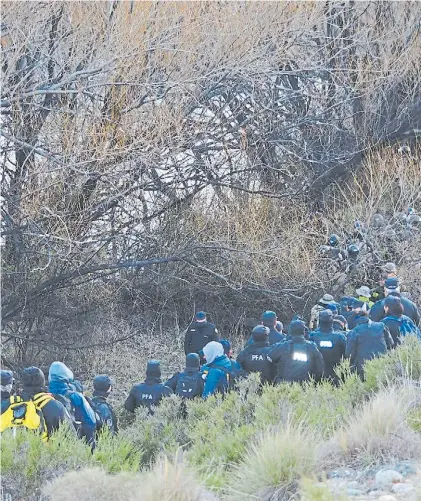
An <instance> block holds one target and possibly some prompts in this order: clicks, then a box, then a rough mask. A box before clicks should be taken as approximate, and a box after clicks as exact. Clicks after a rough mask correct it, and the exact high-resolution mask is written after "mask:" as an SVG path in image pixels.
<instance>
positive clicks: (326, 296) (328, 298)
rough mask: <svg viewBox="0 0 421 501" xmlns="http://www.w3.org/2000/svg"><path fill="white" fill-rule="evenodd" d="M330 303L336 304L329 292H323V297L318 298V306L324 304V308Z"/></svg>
mask: <svg viewBox="0 0 421 501" xmlns="http://www.w3.org/2000/svg"><path fill="white" fill-rule="evenodd" d="M330 304H336V302H335V300H334V299H333V296H331V295H330V294H324V295H323V297H322V298H321V299H319V305H320V306H324V307H325V308H326V307H327V306H328V305H330Z"/></svg>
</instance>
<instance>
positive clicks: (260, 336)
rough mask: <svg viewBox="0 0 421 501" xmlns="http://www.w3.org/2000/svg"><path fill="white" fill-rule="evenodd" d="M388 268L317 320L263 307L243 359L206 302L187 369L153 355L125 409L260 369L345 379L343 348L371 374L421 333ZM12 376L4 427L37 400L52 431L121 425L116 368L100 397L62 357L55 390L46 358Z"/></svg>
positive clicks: (321, 308) (4, 379) (94, 432)
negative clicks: (88, 391)
mask: <svg viewBox="0 0 421 501" xmlns="http://www.w3.org/2000/svg"><path fill="white" fill-rule="evenodd" d="M383 269H384V275H383V277H382V280H381V282H380V287H379V288H375V289H370V288H369V287H367V286H361V287H359V288H358V289H356V297H354V296H352V297H351V296H345V297H342V298H340V300H339V301H335V299H334V298H333V297H332V296H331V295H329V294H325V295H323V297H322V298H321V299H320V300H319V301H318V303H317V304H316V305H315V306H314V307H313V308H312V310H311V315H310V321H309V326H307V325H306V323H305V322H304V320H303V319H302V318H301V317H300V316H298V315H296V316H295V317H294V318H293V319H292V321H291V322H290V324H289V326H288V328H287V329H284V326H283V324H282V323H281V322H280V321H279V320H278V318H277V315H276V313H275V312H273V311H266V312H264V313H263V314H262V317H261V323H260V324H259V325H257V326H255V327H254V328H253V330H252V332H251V336H250V338H249V339H248V340H247V343H246V346H245V347H244V349H243V350H241V351H240V352H239V354H238V356H237V357H236V360H234V359H233V353H232V349H231V344H230V342H229V341H228V340H227V339H220V336H219V333H218V331H217V329H216V327H215V326H214V325H213V324H212V323H211V322H209V321H208V319H207V316H206V313H205V312H203V311H199V312H197V313H196V314H195V318H194V321H193V322H192V323H191V324H190V326H189V327H188V329H187V331H186V334H185V340H184V351H185V354H186V364H185V368H184V370H182V371H180V372H177V373H176V374H174V375H173V376H172V377H171V378H170V379H168V380H167V381H165V382H163V381H162V374H161V365H160V362H159V361H157V360H150V361H148V363H147V367H146V379H145V380H144V382H142V383H140V384H136V385H135V386H133V388H132V389H131V391H130V393H129V395H128V397H127V399H126V401H125V403H124V407H125V409H126V410H127V411H129V412H131V413H134V411H135V410H136V408H138V407H144V408H146V410H147V412H149V413H153V412H154V408H155V407H156V406H158V405H159V403H160V402H161V400H162V398H164V397H166V396H169V395H171V394H177V395H179V396H180V397H182V398H183V399H192V398H195V397H202V398H205V399H206V398H208V397H209V396H210V395H212V394H215V393H221V394H224V393H225V392H227V391H229V390H231V389H235V387H236V383H237V382H238V381H239V380H240V379H242V378H245V377H247V375H248V374H251V373H259V374H260V377H261V381H262V383H268V384H278V383H282V382H304V381H309V380H314V381H319V380H321V379H323V378H324V379H328V380H330V381H331V382H333V383H334V384H338V383H339V376H338V375H337V374H336V372H335V368H336V366H337V365H338V364H339V363H340V362H341V361H342V360H343V359H344V358H349V359H350V363H351V367H352V368H353V369H354V370H355V371H357V372H358V374H360V375H361V376H362V377H364V363H365V362H366V361H367V360H370V359H372V358H374V357H377V356H380V355H382V354H384V353H386V352H387V350H390V349H393V348H394V347H396V346H397V345H399V344H400V343H401V341H402V339H403V337H405V336H406V335H410V334H412V335H415V336H417V337H418V338H421V334H420V330H419V327H420V324H421V322H420V320H421V319H420V313H419V310H418V307H417V306H416V304H415V303H414V302H412V301H411V300H410V299H409V298H408V297H405V295H404V294H403V293H402V292H401V281H400V279H399V277H398V275H397V269H396V266H395V265H394V264H393V263H387V264H386V265H385V266H384V268H383ZM13 382H14V378H13V374H12V372H10V371H1V413H2V423H1V431H4V429H6V428H8V427H10V428H14V427H17V426H26V427H28V428H30V429H34V427H35V424H34V419H33V418H31V419H32V421H31V420H30V416H31V415H32V416H33V414H31V412H30V410H31V405H32V404H33V405H34V408H35V409H36V412H38V414H39V416H40V420H39V426H40V428H42V429H43V433H44V434H45V435H46V437H47V438H48V436H50V434H51V433H52V432H53V431H54V430H56V429H57V428H58V427H59V426H60V425H61V424H62V423H64V422H68V423H69V424H70V423H71V424H72V428H73V429H74V430H75V431H76V432H77V433H78V434H79V436H80V437H81V438H83V439H84V440H86V441H87V442H88V443H89V444H90V445H91V446H92V448H94V447H95V440H96V437H97V436H98V433H99V432H100V431H101V430H103V429H104V428H107V429H108V430H109V431H110V432H111V433H117V431H118V428H117V419H116V415H115V412H114V410H113V408H112V406H111V405H110V403H109V402H108V396H109V394H110V392H111V389H112V385H113V382H112V380H111V378H110V377H109V376H107V375H101V376H97V377H95V379H94V381H93V387H94V392H93V396H92V397H91V398H89V397H87V396H86V395H85V394H84V391H83V387H82V385H81V384H80V383H79V382H78V381H75V380H74V378H73V373H72V371H71V370H70V369H69V368H68V367H67V366H66V365H65V364H64V363H62V362H54V363H53V364H51V366H50V369H49V374H48V391H46V388H45V387H46V381H45V377H44V374H43V372H42V371H41V370H40V369H39V368H37V367H29V368H26V369H24V371H23V373H22V377H21V384H22V388H23V389H22V392H20V393H19V395H15V394H14V391H13ZM26 414H27V415H26ZM37 422H38V421H37V420H36V419H35V423H37Z"/></svg>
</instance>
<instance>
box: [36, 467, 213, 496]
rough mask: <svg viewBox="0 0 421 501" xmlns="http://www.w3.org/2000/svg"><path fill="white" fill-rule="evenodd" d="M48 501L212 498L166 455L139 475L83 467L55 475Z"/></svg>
mask: <svg viewBox="0 0 421 501" xmlns="http://www.w3.org/2000/svg"><path fill="white" fill-rule="evenodd" d="M44 494H45V495H46V496H47V497H48V499H49V500H50V501H74V500H75V499H77V500H78V501H212V500H213V499H215V498H213V496H212V495H210V494H209V493H207V492H206V491H205V490H204V489H202V487H200V486H199V485H198V484H196V483H195V481H194V479H193V478H192V477H191V476H190V474H189V473H187V472H186V471H185V469H184V467H183V466H182V464H181V463H179V464H172V463H170V462H169V461H168V460H167V459H166V458H165V459H162V460H159V461H158V462H157V463H156V465H155V466H154V468H153V469H152V470H151V471H148V472H145V473H143V474H141V475H131V474H128V473H119V474H118V475H109V474H107V473H105V472H104V471H103V470H100V469H97V468H94V469H84V470H81V471H77V472H75V471H73V472H70V473H66V474H65V475H63V476H61V477H59V478H56V479H55V480H54V481H53V482H51V483H49V484H48V485H47V486H46V487H45V488H44Z"/></svg>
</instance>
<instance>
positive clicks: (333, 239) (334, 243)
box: [327, 233, 339, 247]
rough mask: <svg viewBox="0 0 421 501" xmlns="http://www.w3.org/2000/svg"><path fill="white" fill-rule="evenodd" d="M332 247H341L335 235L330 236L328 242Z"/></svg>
mask: <svg viewBox="0 0 421 501" xmlns="http://www.w3.org/2000/svg"><path fill="white" fill-rule="evenodd" d="M327 242H328V244H329V245H330V246H331V247H337V246H338V245H339V237H338V235H335V234H334V233H333V234H332V235H330V237H329V240H328V241H327Z"/></svg>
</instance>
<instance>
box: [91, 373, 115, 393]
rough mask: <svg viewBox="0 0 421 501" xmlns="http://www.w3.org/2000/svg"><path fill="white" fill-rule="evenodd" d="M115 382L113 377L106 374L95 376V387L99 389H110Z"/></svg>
mask: <svg viewBox="0 0 421 501" xmlns="http://www.w3.org/2000/svg"><path fill="white" fill-rule="evenodd" d="M112 384H113V382H112V380H111V378H110V377H109V376H106V375H101V376H96V377H94V389H95V390H98V391H108V390H109V389H110V386H111V385H112Z"/></svg>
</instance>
